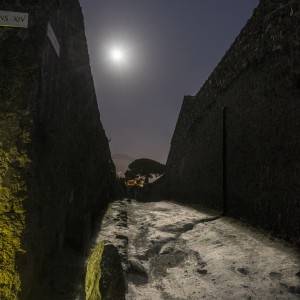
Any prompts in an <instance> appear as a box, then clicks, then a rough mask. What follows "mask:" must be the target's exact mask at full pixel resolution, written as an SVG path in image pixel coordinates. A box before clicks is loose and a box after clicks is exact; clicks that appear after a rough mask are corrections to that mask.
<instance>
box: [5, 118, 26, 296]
mask: <svg viewBox="0 0 300 300" xmlns="http://www.w3.org/2000/svg"><path fill="white" fill-rule="evenodd" d="M19 120H20V119H19V114H18V113H15V114H13V113H0V141H1V143H0V270H1V271H0V299H3V300H14V299H18V293H19V292H20V290H21V282H20V277H19V273H18V270H17V266H16V259H15V258H16V255H17V254H18V253H22V252H24V250H23V249H22V245H21V238H22V235H23V231H24V228H25V209H24V201H25V200H26V195H27V185H26V182H25V177H24V171H25V172H26V170H27V168H28V167H29V165H30V159H29V157H28V154H27V153H26V151H25V148H26V146H25V145H26V144H27V143H29V142H30V138H29V135H28V132H27V133H25V132H24V130H25V129H22V128H21V127H20V122H19Z"/></svg>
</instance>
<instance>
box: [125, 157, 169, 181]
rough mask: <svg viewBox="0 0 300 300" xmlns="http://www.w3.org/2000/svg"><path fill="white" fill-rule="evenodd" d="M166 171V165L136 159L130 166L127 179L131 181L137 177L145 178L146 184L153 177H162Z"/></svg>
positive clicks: (149, 160) (146, 159) (126, 174)
mask: <svg viewBox="0 0 300 300" xmlns="http://www.w3.org/2000/svg"><path fill="white" fill-rule="evenodd" d="M164 171H165V165H163V164H161V163H159V162H157V161H155V160H152V159H148V158H141V159H136V160H135V161H133V162H132V163H130V164H129V166H128V170H127V171H126V173H125V176H126V178H128V179H130V178H133V177H136V176H138V175H139V176H145V178H146V182H148V180H149V178H151V177H152V175H157V176H158V175H161V174H163V173H164Z"/></svg>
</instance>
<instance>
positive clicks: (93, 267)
mask: <svg viewBox="0 0 300 300" xmlns="http://www.w3.org/2000/svg"><path fill="white" fill-rule="evenodd" d="M103 250H104V243H103V242H99V243H98V244H97V245H96V246H95V247H94V248H93V249H92V250H91V253H90V255H89V257H88V260H87V265H86V274H85V299H86V300H101V299H102V298H101V292H100V289H99V283H100V278H101V268H100V263H101V260H102V254H103Z"/></svg>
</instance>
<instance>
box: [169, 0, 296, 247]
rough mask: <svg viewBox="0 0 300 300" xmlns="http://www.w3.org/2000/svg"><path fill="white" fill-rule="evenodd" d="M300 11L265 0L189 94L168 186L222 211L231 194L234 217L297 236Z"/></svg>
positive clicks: (284, 3)
mask: <svg viewBox="0 0 300 300" xmlns="http://www.w3.org/2000/svg"><path fill="white" fill-rule="evenodd" d="M299 9H300V7H299V1H293V0H290V1H271V0H262V1H261V2H260V4H259V6H258V8H257V9H256V10H255V12H254V15H253V17H252V18H251V19H250V20H249V22H248V23H247V25H246V26H245V28H244V29H243V30H242V32H241V34H240V35H239V36H238V37H237V39H236V40H235V42H234V44H233V45H232V47H231V48H230V50H229V51H228V52H227V53H226V55H225V56H224V58H223V59H222V61H221V62H220V63H219V65H218V66H217V67H216V69H215V70H214V71H213V73H212V74H211V76H210V77H209V78H208V80H207V81H206V83H205V84H204V86H203V87H202V88H201V90H200V91H199V93H198V94H197V95H195V96H187V97H185V98H184V100H183V104H182V108H181V112H180V116H179V119H178V122H177V126H176V129H175V132H174V135H173V139H172V142H171V149H170V153H169V157H168V162H167V174H166V178H165V179H166V186H165V188H164V190H165V194H166V195H167V196H168V197H172V198H177V199H178V200H180V201H186V202H197V203H201V204H203V205H206V206H209V207H214V208H219V209H222V208H223V200H224V198H225V200H226V198H227V212H228V213H229V214H230V215H232V216H236V217H239V218H241V219H245V220H247V221H250V222H252V223H253V224H255V225H258V226H262V227H264V228H267V229H270V230H272V231H274V232H276V233H278V234H280V235H282V236H284V237H287V238H290V239H292V240H297V241H298V242H300V241H299V237H300V222H299V218H300V199H299V197H300V196H299V195H300V190H299V188H300V156H299V153H300V122H299V120H300V102H299V99H300V10H299ZM224 107H226V109H225V112H224V111H223V108H224Z"/></svg>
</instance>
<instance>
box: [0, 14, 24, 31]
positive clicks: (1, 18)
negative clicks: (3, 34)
mask: <svg viewBox="0 0 300 300" xmlns="http://www.w3.org/2000/svg"><path fill="white" fill-rule="evenodd" d="M28 18H29V15H28V13H20V12H15V11H5V10H0V27H2V26H5V27H21V28H28Z"/></svg>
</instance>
